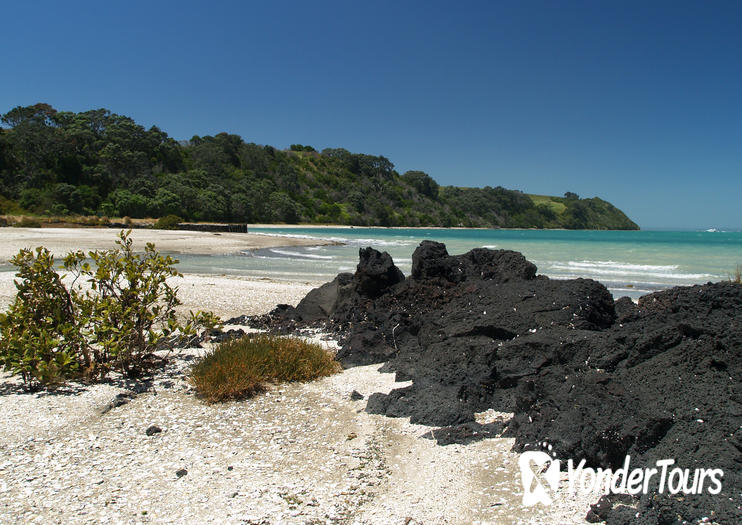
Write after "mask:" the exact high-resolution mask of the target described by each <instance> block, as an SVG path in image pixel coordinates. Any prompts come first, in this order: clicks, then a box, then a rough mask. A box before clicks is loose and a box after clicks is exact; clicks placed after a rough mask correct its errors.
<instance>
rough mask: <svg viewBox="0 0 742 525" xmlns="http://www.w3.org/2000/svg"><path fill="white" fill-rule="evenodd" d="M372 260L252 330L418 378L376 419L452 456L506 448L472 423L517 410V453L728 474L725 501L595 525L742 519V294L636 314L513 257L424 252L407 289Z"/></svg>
mask: <svg viewBox="0 0 742 525" xmlns="http://www.w3.org/2000/svg"><path fill="white" fill-rule="evenodd" d="M360 259H361V260H360V263H359V265H358V268H357V271H356V273H355V274H349V273H346V274H340V275H338V276H337V277H336V278H335V279H334V280H333V281H332V282H330V283H327V284H325V285H323V286H322V287H320V288H317V289H315V290H312V291H311V292H310V293H309V294H308V295H307V296H306V297H305V298H304V299H303V300H302V301H301V302H300V303H299V305H297V307H296V308H293V307H291V306H286V305H282V306H280V307H278V308H277V309H276V310H274V311H273V312H272V313H271V314H269V315H267V316H262V317H260V318H253V319H251V323H252V324H254V325H258V326H262V327H267V328H270V329H273V330H278V331H289V330H294V329H297V328H302V327H312V326H322V327H324V328H325V329H327V328H329V329H332V330H334V331H336V332H337V333H338V334H339V336H340V338H341V344H342V348H341V350H340V352H339V353H338V359H339V360H340V361H341V362H342V364H343V365H344V366H346V367H350V366H357V365H366V364H372V363H382V362H383V363H385V364H384V367H383V368H382V370H384V371H388V372H394V373H396V376H397V379H398V380H400V381H407V380H412V381H413V383H412V385H411V386H409V387H406V388H401V389H397V390H394V391H392V392H391V393H390V394H388V395H384V394H379V393H375V394H372V395H371V396H369V399H368V404H367V407H366V409H367V410H368V411H369V412H372V413H379V414H386V415H387V416H392V417H395V416H396V417H410V418H411V420H412V421H413V422H415V423H423V424H428V425H433V426H436V427H443V428H442V429H440V430H437V431H435V432H434V433H433V436H434V437H435V438H436V439H438V442H439V443H441V444H446V443H453V442H464V443H465V442H469V441H472V440H473V439H481V438H483V437H487V436H491V435H496V434H497V433H499V432H500V431H501V430H502V429H501V428H499V427H497V428H494V427H493V428H487V426H486V425H485V426H481V425H477V424H476V423H474V413H475V412H480V411H484V410H486V409H488V408H495V409H497V410H501V411H512V412H515V417H514V418H513V420H512V421H511V423H510V424H509V426H508V427H507V428H506V429H505V434H506V435H509V436H513V437H515V438H516V448H517V449H519V450H525V449H528V448H532V447H533V444H534V443H540V442H544V441H546V442H548V443H549V444H551V445H552V446H553V447H554V450H555V452H556V453H557V455H558V456H559V457H561V458H563V459H565V460H566V459H568V458H571V459H574V460H575V461H576V462H577V461H579V460H581V459H585V460H586V461H587V465H588V466H592V467H596V468H597V467H603V468H612V469H617V468H620V467H621V466H623V461H624V458H625V456H626V455H631V465H632V467H647V468H650V467H655V462H656V461H657V460H659V459H675V460H676V466H679V467H681V468H683V469H689V470H690V472H691V473H692V472H693V471H694V469H696V468H706V469H711V468H721V469H723V470H724V477H723V480H722V483H723V489H722V492H721V493H720V494H718V495H711V494H709V493H708V492H705V493H704V494H702V495H686V494H683V493H680V494H675V495H671V494H668V492H667V488H665V492H664V494H659V493H657V490H656V488H657V487H656V483H655V484H654V489H655V490H654V492H652V491H650V494H648V495H643V496H638V497H636V499H634V500H632V501H631V502H629V503H628V504H627V503H626V497H625V496H623V497H607V498H603V499H602V500H601V504H600V508H599V511H596V510H593V511H591V513H592V514H591V518H593V519H597V518H596V516H597V517H599V518H600V519H605V520H606V521H607V522H608V523H616V524H617V523H676V522H682V521H688V522H693V521H698V520H701V519H702V518H704V517H708V518H710V519H711V520H713V521H716V522H718V523H737V522H742V511H741V510H740V509H741V508H742V507H741V506H742V495H741V494H740V493H741V492H742V389H741V388H740V384H741V380H742V359H740V358H741V357H742V315H741V314H742V286H739V285H735V284H732V283H715V284H711V283H709V284H707V285H703V286H692V287H679V288H673V289H671V290H667V291H663V292H658V293H654V294H651V295H648V296H645V297H643V298H642V299H641V300H640V301H639V304H638V305H636V304H634V303H633V302H632V301H631V300H629V299H628V298H622V299H620V300H618V301H615V302H614V300H613V297H612V296H611V294H610V293H609V292H608V290H607V289H606V288H605V287H604V286H603V285H602V284H600V283H599V282H596V281H593V280H589V279H574V280H550V279H548V278H546V277H544V276H538V275H536V267H535V266H534V265H533V264H532V263H531V262H529V261H527V260H526V259H525V258H524V257H523V256H522V255H521V254H520V253H517V252H513V251H507V250H488V249H475V250H472V251H470V252H468V253H466V254H463V255H457V256H451V255H449V254H448V252H447V251H446V247H445V246H444V245H443V244H440V243H436V242H431V241H424V242H423V243H422V244H421V245H420V246H419V247H418V248H417V249H416V250H415V253H414V254H413V260H412V275H411V276H410V277H409V278H407V279H405V278H404V276H403V275H402V273H401V272H400V271H399V269H398V268H397V267H396V266H394V264H393V261H392V259H391V257H390V256H389V255H388V254H386V253H380V252H378V251H376V250H373V249H371V248H365V249H362V250H361V253H360ZM612 502H613V503H612ZM596 508H597V507H596ZM637 513H638V515H637Z"/></svg>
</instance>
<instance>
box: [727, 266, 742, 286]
mask: <svg viewBox="0 0 742 525" xmlns="http://www.w3.org/2000/svg"><path fill="white" fill-rule="evenodd" d="M729 281H730V282H733V283H735V284H742V266H740V265H739V264H738V265H737V269H736V270H734V273H733V274H730V275H729Z"/></svg>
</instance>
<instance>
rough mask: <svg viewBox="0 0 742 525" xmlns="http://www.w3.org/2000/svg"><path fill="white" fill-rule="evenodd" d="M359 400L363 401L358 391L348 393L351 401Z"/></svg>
mask: <svg viewBox="0 0 742 525" xmlns="http://www.w3.org/2000/svg"><path fill="white" fill-rule="evenodd" d="M361 399H363V394H361V393H360V392H359V391H358V390H353V392H351V393H350V400H351V401H360V400H361Z"/></svg>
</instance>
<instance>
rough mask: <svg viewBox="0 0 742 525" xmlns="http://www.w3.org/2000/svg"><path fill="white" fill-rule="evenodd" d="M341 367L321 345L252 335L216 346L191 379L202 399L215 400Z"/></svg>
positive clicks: (291, 338)
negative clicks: (267, 384)
mask: <svg viewBox="0 0 742 525" xmlns="http://www.w3.org/2000/svg"><path fill="white" fill-rule="evenodd" d="M340 368H341V367H340V364H339V363H338V362H337V361H336V360H335V359H334V357H333V356H332V355H331V354H330V353H329V352H328V351H327V350H325V349H324V348H322V347H321V346H320V345H318V344H313V343H308V342H306V341H304V340H302V339H298V338H295V337H281V336H273V335H253V336H247V337H244V338H241V339H235V340H232V341H226V342H224V343H220V344H219V345H217V346H216V347H215V348H214V349H213V350H211V351H209V352H208V353H207V354H206V355H205V356H204V357H203V358H201V359H200V360H199V361H198V362H197V363H196V364H195V365H194V366H193V369H192V371H191V376H190V381H191V383H192V384H193V386H195V387H196V390H197V391H198V393H199V395H200V396H201V397H202V398H203V399H205V400H206V401H207V402H210V403H214V402H218V401H226V400H230V399H243V398H246V397H250V396H252V395H254V394H256V393H259V392H262V391H263V390H265V387H266V383H281V382H289V381H311V380H314V379H318V378H320V377H325V376H329V375H332V374H334V373H336V372H339V371H340Z"/></svg>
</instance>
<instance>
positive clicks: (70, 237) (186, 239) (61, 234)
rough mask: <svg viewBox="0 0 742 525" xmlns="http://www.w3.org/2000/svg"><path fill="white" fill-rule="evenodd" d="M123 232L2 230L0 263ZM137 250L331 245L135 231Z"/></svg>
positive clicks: (205, 251)
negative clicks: (35, 250)
mask: <svg viewBox="0 0 742 525" xmlns="http://www.w3.org/2000/svg"><path fill="white" fill-rule="evenodd" d="M119 231H120V230H117V229H115V228H0V262H3V261H8V260H9V259H10V258H11V257H13V256H14V255H15V254H16V253H18V250H20V249H21V248H36V247H37V246H44V247H46V248H47V249H48V250H49V251H51V252H52V253H53V254H54V256H55V257H61V256H64V255H65V254H66V253H67V252H69V251H71V250H83V251H89V250H105V249H110V248H113V247H114V241H115V240H116V238H117V237H118V234H119ZM132 239H134V246H135V249H136V248H137V246H138V247H139V248H140V249H142V250H143V249H144V245H145V244H146V243H148V242H151V243H154V244H155V245H156V247H157V249H158V250H159V251H161V252H163V253H171V254H172V253H175V254H177V253H189V254H194V255H195V254H198V255H221V254H230V253H237V252H240V251H244V250H255V249H260V248H271V247H276V246H317V245H321V244H332V243H331V242H328V241H322V240H317V239H301V238H289V237H280V238H277V237H272V236H269V235H257V234H252V233H217V232H194V231H180V230H148V229H138V230H133V233H132Z"/></svg>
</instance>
